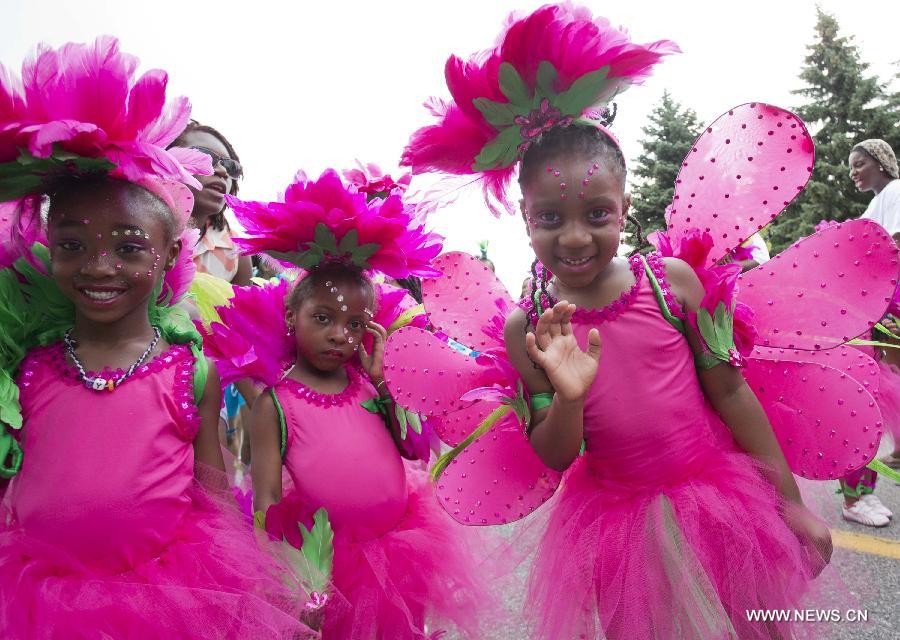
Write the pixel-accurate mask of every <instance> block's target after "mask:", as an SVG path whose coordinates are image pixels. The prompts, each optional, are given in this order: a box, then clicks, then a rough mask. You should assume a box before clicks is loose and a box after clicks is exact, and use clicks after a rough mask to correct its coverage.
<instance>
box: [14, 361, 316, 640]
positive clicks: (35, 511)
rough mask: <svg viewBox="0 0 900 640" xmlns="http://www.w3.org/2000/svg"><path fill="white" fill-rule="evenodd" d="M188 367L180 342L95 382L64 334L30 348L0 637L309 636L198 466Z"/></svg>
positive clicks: (290, 596)
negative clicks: (105, 388) (70, 352)
mask: <svg viewBox="0 0 900 640" xmlns="http://www.w3.org/2000/svg"><path fill="white" fill-rule="evenodd" d="M193 366H194V357H193V355H192V353H191V351H190V350H189V348H188V347H187V346H184V345H173V346H172V347H170V348H169V349H168V350H167V351H166V352H165V353H164V354H162V355H160V356H158V357H156V358H155V359H153V360H152V361H151V362H149V363H148V364H146V365H144V366H142V367H140V368H139V369H137V371H136V372H135V374H134V375H133V376H132V377H131V378H129V379H128V380H126V381H125V382H124V383H123V384H122V386H121V387H119V388H117V389H116V390H115V391H114V392H113V393H98V392H96V391H93V390H91V389H88V388H86V387H85V386H84V384H83V383H82V382H81V380H80V379H79V378H78V377H77V374H76V373H75V371H74V370H73V369H72V368H71V367H70V366H69V365H68V364H67V363H66V362H65V356H64V351H63V349H62V346H61V345H60V344H54V345H51V346H49V347H42V348H38V349H35V350H33V351H32V352H31V353H30V354H29V355H28V356H27V357H26V359H25V361H24V362H23V364H22V366H21V368H20V373H19V380H18V382H19V387H20V389H21V402H22V414H23V417H24V427H23V429H22V436H21V444H22V449H23V450H24V454H25V458H24V464H23V466H22V469H21V472H20V473H19V474H18V475H17V476H16V477H15V478H14V479H13V481H12V482H11V484H10V487H9V491H8V493H7V496H6V498H5V501H4V504H3V514H2V515H3V520H2V522H0V524H2V528H0V637H3V638H17V639H21V638H54V639H56V638H58V639H65V640H70V639H73V638H116V639H124V638H135V639H137V638H140V639H146V638H192V637H197V636H198V634H202V635H205V636H206V637H215V638H272V639H275V638H283V637H290V638H308V637H314V634H312V633H311V632H310V631H309V629H308V628H307V627H305V626H304V625H303V624H301V623H300V622H299V621H298V616H297V615H296V614H297V613H298V612H299V607H297V606H296V605H295V603H296V602H297V600H298V594H297V593H295V592H293V591H291V590H289V589H288V588H287V587H286V586H284V585H283V583H282V579H281V578H282V576H281V575H280V574H279V573H278V566H277V565H276V563H275V561H274V560H273V559H272V558H270V557H269V556H267V555H266V554H265V553H263V551H262V550H261V549H260V548H259V547H258V546H257V544H256V542H255V538H254V537H253V535H252V533H251V531H250V529H249V528H247V527H246V525H244V524H243V523H242V521H241V517H240V515H239V514H238V513H237V509H236V508H234V506H233V505H232V507H231V510H230V511H228V510H227V509H226V506H225V505H227V501H226V500H225V499H224V498H221V500H222V503H221V504H219V503H218V502H217V500H219V499H220V498H216V497H214V496H213V495H212V494H211V493H210V492H207V491H205V490H204V489H202V488H201V486H200V485H199V483H198V482H197V480H196V479H195V477H194V450H193V446H192V442H193V440H194V436H195V435H196V433H197V429H198V427H199V422H200V418H199V415H198V413H197V408H196V405H195V404H194V399H193ZM107 373H108V372H107ZM201 630H202V631H201Z"/></svg>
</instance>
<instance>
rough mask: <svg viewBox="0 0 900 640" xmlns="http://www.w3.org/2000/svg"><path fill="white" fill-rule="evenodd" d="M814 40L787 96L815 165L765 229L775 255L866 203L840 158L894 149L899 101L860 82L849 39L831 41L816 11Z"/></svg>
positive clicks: (834, 34) (873, 81) (833, 25)
mask: <svg viewBox="0 0 900 640" xmlns="http://www.w3.org/2000/svg"><path fill="white" fill-rule="evenodd" d="M817 12H818V21H817V23H816V28H815V39H814V41H813V43H812V44H811V45H808V47H807V50H808V51H809V55H807V56H806V62H805V65H804V67H803V69H802V71H801V72H800V79H801V80H802V81H803V82H804V84H805V86H804V87H803V88H801V89H798V90H796V91H794V93H795V94H797V95H799V96H802V97H803V98H804V103H803V104H802V106H800V107H798V108H796V112H797V114H798V115H799V116H800V117H801V118H802V119H803V120H804V121H805V122H806V124H807V126H808V127H809V129H810V133H812V134H813V138H814V140H815V143H816V165H815V169H814V170H813V175H812V179H811V180H810V183H809V185H808V186H807V188H806V190H805V191H804V192H803V193H802V194H800V196H799V197H798V198H797V199H796V200H795V201H794V202H793V203H791V205H790V206H789V207H788V209H787V211H785V212H784V213H782V214H781V215H780V216H779V217H778V218H776V220H775V222H774V223H773V224H772V225H770V227H769V229H770V235H769V239H770V242H771V245H772V249H773V251H774V252H776V253H777V252H779V251H781V250H783V249H784V248H786V247H787V246H789V245H790V244H791V243H792V242H794V241H796V240H798V239H799V238H801V237H803V236H806V235H809V234H810V233H812V231H813V228H814V226H815V225H816V223H818V222H819V221H821V220H839V221H840V220H848V219H851V218H858V217H859V216H860V215H861V214H862V213H863V211H865V208H866V205H867V204H868V202H869V201H870V200H871V199H872V196H873V194H872V193H859V192H857V191H856V188H855V187H854V185H853V183H852V182H851V181H850V178H849V175H848V174H849V169H848V167H847V158H848V156H849V155H850V150H851V149H852V148H853V146H854V145H855V144H857V143H859V142H861V141H862V140H865V139H867V138H883V139H884V140H886V141H887V142H888V143H889V144H890V145H891V146H892V147H893V148H894V149H898V148H900V125H898V119H900V96H898V94H897V93H894V94H893V95H891V94H889V93H888V89H887V87H886V85H885V84H883V83H882V82H881V81H879V79H878V78H877V77H875V76H870V75H867V74H866V71H867V69H868V67H869V65H868V64H867V63H865V62H863V61H862V59H861V55H860V51H859V48H858V47H857V46H856V45H855V44H854V43H853V37H852V36H842V35H840V34H839V25H838V23H837V20H835V18H834V16H831V15H829V14H827V13H824V12H823V11H822V10H821V9H817Z"/></svg>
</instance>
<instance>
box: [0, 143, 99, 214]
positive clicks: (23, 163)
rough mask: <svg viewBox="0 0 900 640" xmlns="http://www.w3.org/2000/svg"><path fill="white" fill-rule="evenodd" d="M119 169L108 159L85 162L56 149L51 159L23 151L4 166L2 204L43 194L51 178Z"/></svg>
mask: <svg viewBox="0 0 900 640" xmlns="http://www.w3.org/2000/svg"><path fill="white" fill-rule="evenodd" d="M115 168H116V165H114V164H113V163H112V162H110V161H109V160H107V159H106V158H85V157H82V156H77V155H75V154H73V153H69V152H66V151H62V150H61V149H60V148H59V147H54V150H53V154H52V155H51V156H50V157H49V158H38V157H35V156H33V155H31V154H30V153H29V152H28V151H27V150H22V151H21V152H20V154H19V157H18V158H16V160H14V161H12V162H4V163H3V164H0V201H8V200H18V199H19V198H22V197H24V196H27V195H29V194H32V193H40V191H41V189H42V188H43V186H44V184H45V181H46V180H47V178H50V177H53V176H54V175H64V174H66V173H76V174H86V173H109V172H110V171H112V170H113V169H115Z"/></svg>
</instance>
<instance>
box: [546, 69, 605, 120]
mask: <svg viewBox="0 0 900 640" xmlns="http://www.w3.org/2000/svg"><path fill="white" fill-rule="evenodd" d="M608 73H609V66H606V67H603V68H601V69H597V70H596V71H592V72H590V73H586V74H584V75H583V76H581V77H580V78H578V79H577V80H576V81H575V82H573V83H572V85H571V86H570V87H569V88H568V90H566V91H564V92H563V93H561V94H559V95H557V96H556V97H555V98H553V99H551V101H550V102H551V104H553V106H555V107H556V108H557V109H559V110H560V111H561V112H562V113H563V115H567V116H580V115H581V112H582V111H584V110H585V109H587V108H588V107H589V106H591V105H592V104H593V103H594V102H595V101H596V99H597V96H598V95H600V92H601V90H602V89H603V86H604V85H605V84H606V83H607V79H606V75H607V74H608Z"/></svg>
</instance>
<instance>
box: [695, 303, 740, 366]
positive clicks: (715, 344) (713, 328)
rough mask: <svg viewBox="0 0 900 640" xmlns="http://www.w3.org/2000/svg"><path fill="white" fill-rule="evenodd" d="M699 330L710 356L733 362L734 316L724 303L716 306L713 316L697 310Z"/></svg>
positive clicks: (707, 312)
mask: <svg viewBox="0 0 900 640" xmlns="http://www.w3.org/2000/svg"><path fill="white" fill-rule="evenodd" d="M697 328H698V329H700V336H701V337H702V338H703V340H704V342H706V346H707V348H708V349H709V352H710V354H711V355H712V356H713V357H715V358H716V359H718V360H722V361H723V362H730V361H731V353H730V352H731V351H733V350H734V349H735V348H736V347H735V344H734V315H733V314H732V312H731V311H730V310H729V309H727V308H726V307H725V303H724V302H719V304H717V305H716V310H715V313H714V315H713V316H710V315H709V311H707V310H706V309H704V308H702V307H701V308H700V309H698V310H697Z"/></svg>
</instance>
